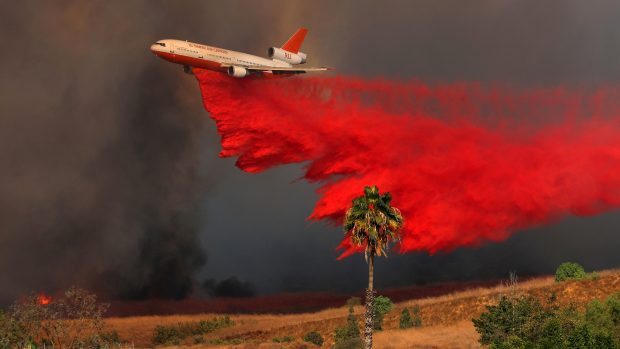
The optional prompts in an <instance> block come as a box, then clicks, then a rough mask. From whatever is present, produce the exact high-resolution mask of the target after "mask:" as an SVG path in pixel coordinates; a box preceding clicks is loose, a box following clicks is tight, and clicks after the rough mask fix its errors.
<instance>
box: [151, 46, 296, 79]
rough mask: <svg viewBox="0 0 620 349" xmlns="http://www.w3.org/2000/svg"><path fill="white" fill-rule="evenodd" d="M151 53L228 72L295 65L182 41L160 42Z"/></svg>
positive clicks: (185, 63) (178, 62)
mask: <svg viewBox="0 0 620 349" xmlns="http://www.w3.org/2000/svg"><path fill="white" fill-rule="evenodd" d="M151 52H153V53H154V54H155V55H156V56H158V57H160V58H162V59H165V60H166V61H169V62H172V63H177V64H181V65H184V66H191V67H196V68H202V69H209V70H215V71H219V72H226V71H227V69H228V67H229V66H241V67H244V66H259V67H282V68H291V67H292V66H293V65H292V64H289V63H286V62H282V61H279V60H276V59H273V60H272V59H267V58H263V57H259V56H254V55H251V54H247V53H243V52H237V51H232V50H227V49H223V48H219V47H213V46H207V45H203V44H197V43H194V42H189V41H182V40H173V39H166V40H159V41H157V42H156V43H155V44H153V45H151Z"/></svg>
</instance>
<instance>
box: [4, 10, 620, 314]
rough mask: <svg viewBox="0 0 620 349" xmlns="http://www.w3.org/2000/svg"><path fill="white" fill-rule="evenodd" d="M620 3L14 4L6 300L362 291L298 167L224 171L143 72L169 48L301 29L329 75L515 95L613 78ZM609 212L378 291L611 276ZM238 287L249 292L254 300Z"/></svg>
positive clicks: (386, 268) (196, 120) (173, 75)
mask: <svg viewBox="0 0 620 349" xmlns="http://www.w3.org/2000/svg"><path fill="white" fill-rule="evenodd" d="M618 23H620V3H618V2H616V1H611V0H610V1H603V0H595V1H587V2H586V1H579V0H570V1H534V0H531V1H515V0H486V1H483V0H472V1H460V0H449V1H435V0H432V1H431V0H428V1H381V2H377V1H359V0H349V1H339V2H333V1H311V2H308V1H285V0H282V1H260V2H249V1H226V2H221V1H175V2H166V1H146V0H144V1H137V0H136V1H126V2H112V3H111V2H107V1H89V2H85V1H77V0H75V1H58V2H37V1H20V2H4V3H2V4H0V42H1V43H2V49H3V52H4V53H3V55H2V56H1V58H0V63H1V66H2V68H1V69H0V166H1V169H2V170H1V171H0V286H1V287H0V303H6V302H8V301H10V300H12V299H14V298H15V297H16V296H17V295H20V294H23V293H26V292H31V291H47V292H54V291H56V290H58V289H62V288H66V287H67V286H69V285H71V284H79V285H84V286H87V287H92V288H95V289H97V290H99V291H100V292H102V293H105V294H107V295H109V296H111V297H119V298H127V299H142V298H148V297H164V298H181V297H185V296H189V295H201V292H200V291H199V288H200V287H201V286H200V285H202V284H203V282H204V280H227V279H229V278H232V277H235V278H236V280H241V281H240V282H241V283H251V284H253V285H255V287H256V291H257V292H258V293H271V292H287V291H306V290H323V291H357V290H360V289H362V288H363V287H364V278H365V277H366V274H365V273H366V269H365V268H366V265H365V264H364V262H363V260H362V259H361V258H359V256H354V257H351V258H348V259H346V260H344V261H336V260H335V257H336V256H337V253H336V252H335V251H334V247H335V246H336V245H337V243H338V242H339V241H340V239H341V237H342V233H341V231H340V229H339V228H338V227H331V226H327V225H325V224H323V223H320V222H319V223H310V222H308V221H307V220H306V217H307V216H308V215H309V213H310V212H311V210H312V207H313V205H314V202H315V201H316V198H317V197H316V194H315V193H314V189H315V186H313V185H311V184H307V183H305V182H302V181H298V180H297V179H298V178H299V177H300V176H301V173H302V171H301V167H302V166H303V164H298V165H291V166H286V167H281V168H276V169H273V170H269V171H267V172H265V173H261V174H256V175H251V174H247V173H243V172H241V171H240V170H238V169H237V168H236V167H235V166H234V159H219V158H218V157H217V153H218V152H219V143H218V142H219V136H218V135H217V133H216V131H215V127H214V125H213V123H212V122H211V120H210V119H209V117H208V114H207V113H206V112H205V111H204V109H203V108H202V104H201V100H200V94H199V91H198V86H197V83H196V81H195V79H194V78H193V77H192V76H190V75H186V74H183V72H182V69H181V67H179V66H176V65H173V64H170V63H167V62H164V61H162V60H160V59H158V58H156V57H154V56H153V55H152V54H151V53H150V52H149V51H148V47H149V46H150V44H151V43H152V42H154V41H156V40H158V39H164V38H176V39H187V40H190V41H196V42H201V43H205V44H210V45H213V46H219V47H225V48H230V49H234V50H239V51H245V52H249V53H253V54H258V55H265V53H266V50H267V48H268V47H269V46H273V45H280V44H281V43H282V42H283V41H284V40H285V39H286V38H288V36H290V34H292V33H293V32H294V31H295V30H296V29H297V27H299V26H306V27H308V28H309V29H310V32H309V35H308V37H307V39H306V42H305V43H304V46H303V51H304V52H306V53H308V57H309V64H310V65H328V66H333V67H336V68H337V71H336V72H335V73H333V74H344V75H354V76H363V77H386V78H390V79H398V80H410V79H422V80H424V81H428V82H452V81H481V82H498V83H502V84H507V85H514V86H528V87H530V86H559V85H582V84H587V85H599V84H615V83H618V82H620V26H618ZM619 221H620V214H618V213H614V212H612V213H609V214H605V215H602V216H598V217H589V218H571V217H568V218H566V219H564V220H562V221H561V222H558V223H556V224H553V225H549V226H544V227H539V228H536V229H532V230H530V231H525V232H520V233H518V234H516V235H514V236H513V237H512V238H510V239H509V240H508V241H505V242H502V243H497V244H489V245H485V246H480V247H477V248H467V249H459V250H457V251H454V252H452V253H444V254H439V255H434V256H428V255H427V254H424V253H414V254H408V255H403V256H399V255H396V254H395V253H393V254H392V255H391V256H390V258H389V259H387V260H380V261H379V262H378V266H377V277H376V280H377V283H378V286H379V287H380V288H381V287H395V286H402V285H408V284H414V283H420V284H421V283H430V282H437V281H448V280H471V279H489V278H500V277H505V275H507V274H508V272H509V271H516V272H517V273H518V274H521V275H536V274H541V273H549V272H552V271H553V269H554V267H555V266H557V264H559V263H560V262H563V261H567V260H571V261H576V262H580V263H582V264H584V266H586V268H589V269H595V268H606V267H614V266H617V265H618V264H620V257H619V256H618V255H617V253H615V251H617V250H618V247H619V246H618V245H619V243H618V242H619V241H620V239H619V238H618V237H617V236H618V233H617V231H616V230H617V227H618V226H619V225H618V223H620V222H619ZM248 287H249V286H248Z"/></svg>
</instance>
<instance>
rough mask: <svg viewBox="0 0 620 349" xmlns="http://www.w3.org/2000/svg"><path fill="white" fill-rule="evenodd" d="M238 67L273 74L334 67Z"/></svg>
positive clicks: (299, 72) (324, 69) (223, 65)
mask: <svg viewBox="0 0 620 349" xmlns="http://www.w3.org/2000/svg"><path fill="white" fill-rule="evenodd" d="M232 66H234V64H222V67H224V68H228V67H232ZM237 66H238V67H243V68H245V69H247V70H249V71H251V72H271V73H273V74H303V73H307V72H313V71H326V70H333V69H334V68H329V67H311V68H301V67H290V68H288V67H267V66H261V65H237Z"/></svg>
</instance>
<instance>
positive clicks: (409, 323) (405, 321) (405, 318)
mask: <svg viewBox="0 0 620 349" xmlns="http://www.w3.org/2000/svg"><path fill="white" fill-rule="evenodd" d="M398 327H399V328H402V329H405V328H411V327H413V319H412V318H411V314H409V309H407V308H404V309H403V311H402V312H401V313H400V320H399V321H398Z"/></svg>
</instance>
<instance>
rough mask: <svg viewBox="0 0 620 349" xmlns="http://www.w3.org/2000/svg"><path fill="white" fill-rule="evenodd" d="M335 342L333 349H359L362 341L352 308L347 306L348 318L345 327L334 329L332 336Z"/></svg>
mask: <svg viewBox="0 0 620 349" xmlns="http://www.w3.org/2000/svg"><path fill="white" fill-rule="evenodd" d="M334 340H335V341H336V346H335V349H361V348H362V340H361V338H360V329H359V325H358V323H357V319H356V318H355V315H353V306H349V316H348V317H347V325H346V326H345V327H338V328H336V331H335V334H334Z"/></svg>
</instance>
